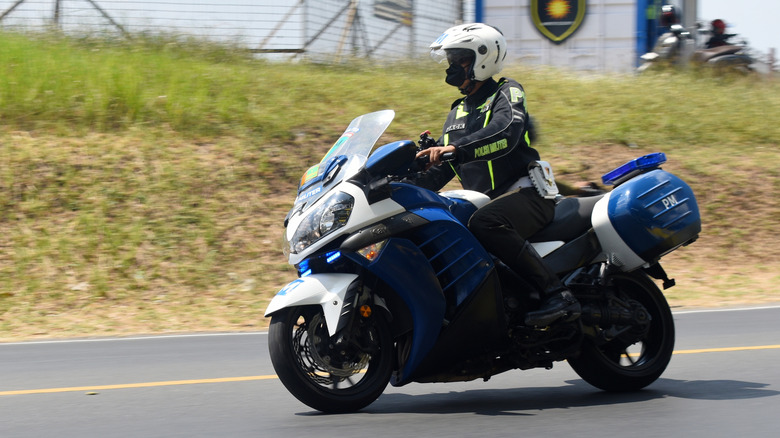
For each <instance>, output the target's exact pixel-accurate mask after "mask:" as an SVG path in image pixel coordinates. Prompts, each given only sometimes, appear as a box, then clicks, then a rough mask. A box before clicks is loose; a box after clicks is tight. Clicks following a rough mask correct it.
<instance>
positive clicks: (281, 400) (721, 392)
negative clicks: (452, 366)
mask: <svg viewBox="0 0 780 438" xmlns="http://www.w3.org/2000/svg"><path fill="white" fill-rule="evenodd" d="M675 320H676V324H677V344H676V348H675V351H676V353H675V356H674V357H673V358H672V362H671V364H670V365H669V368H668V369H667V371H666V373H665V374H664V375H663V376H662V378H661V379H659V380H658V381H657V382H656V383H654V384H653V385H651V386H649V387H648V388H647V389H645V390H643V391H640V392H637V393H631V394H608V393H604V392H601V391H598V390H596V389H595V388H593V387H591V386H589V385H588V384H586V383H585V382H583V381H582V380H581V379H580V378H579V377H578V376H577V375H576V374H574V372H573V371H572V370H571V369H570V368H569V367H568V365H566V364H565V363H558V364H556V366H555V368H553V369H552V370H530V371H512V372H508V373H505V374H502V375H500V376H496V377H494V378H493V379H491V380H490V381H488V382H482V381H475V382H468V383H448V384H442V383H440V384H424V385H423V384H411V385H407V386H404V387H402V388H392V387H388V389H387V391H386V392H385V394H383V395H382V396H381V397H380V398H379V399H378V400H377V401H376V402H374V404H372V405H371V406H369V407H368V408H366V409H365V410H363V411H361V412H360V413H356V414H349V415H321V414H318V413H316V412H313V411H311V410H310V409H309V408H308V407H306V406H305V405H303V404H301V403H299V402H298V401H297V400H296V399H294V398H293V397H292V396H291V395H289V394H288V393H287V392H286V391H285V389H284V387H283V386H282V384H281V383H280V382H279V380H278V379H277V378H276V376H275V375H274V371H273V369H272V367H271V363H270V359H269V358H268V346H267V336H266V335H265V334H264V333H252V334H220V335H190V336H170V337H140V338H122V339H99V340H70V341H53V342H29V343H7V344H0V437H2V438H15V437H58V438H61V437H79V438H84V437H296V438H301V437H306V436H312V437H365V436H373V437H382V436H424V437H437V436H442V437H444V436H446V437H470V436H475V437H477V436H478V437H485V436H491V437H504V436H506V437H509V436H512V437H519V436H522V437H536V436H539V437H541V436H543V437H545V438H548V437H572V436H578V437H626V436H633V437H637V436H638V437H677V436H685V437H729V438H734V437H740V438H741V437H776V436H779V435H780V369H779V368H778V365H777V364H778V363H779V362H780V307H773V308H761V309H750V310H729V311H713V312H693V313H690V312H689V313H676V314H675Z"/></svg>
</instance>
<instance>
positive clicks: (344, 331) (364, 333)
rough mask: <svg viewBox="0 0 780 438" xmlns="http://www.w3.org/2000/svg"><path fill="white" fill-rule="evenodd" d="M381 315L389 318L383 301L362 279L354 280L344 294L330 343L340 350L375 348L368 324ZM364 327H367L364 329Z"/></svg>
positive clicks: (388, 312)
mask: <svg viewBox="0 0 780 438" xmlns="http://www.w3.org/2000/svg"><path fill="white" fill-rule="evenodd" d="M383 317H384V318H388V320H390V311H389V309H388V308H387V304H386V303H385V301H384V300H383V299H382V298H381V297H379V296H378V295H376V294H374V293H372V291H371V289H370V288H369V287H368V286H367V285H366V284H365V283H364V282H363V281H362V279H358V280H356V281H354V282H353V283H352V284H351V285H350V287H349V288H348V289H347V294H346V295H345V296H344V304H343V305H342V307H341V314H340V316H339V321H338V324H337V325H336V330H335V334H334V335H333V336H331V342H332V344H333V345H334V347H335V348H337V349H342V350H343V349H346V348H348V347H358V348H360V349H361V350H363V351H365V350H366V349H369V350H370V349H373V348H375V346H376V342H375V341H376V340H375V339H372V337H373V331H372V330H371V329H370V325H371V323H372V321H373V318H383ZM366 327H367V328H368V329H367V330H364V329H363V328H366Z"/></svg>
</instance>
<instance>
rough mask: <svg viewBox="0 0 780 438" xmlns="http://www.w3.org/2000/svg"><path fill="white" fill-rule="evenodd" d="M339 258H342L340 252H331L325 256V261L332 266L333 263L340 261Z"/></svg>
mask: <svg viewBox="0 0 780 438" xmlns="http://www.w3.org/2000/svg"><path fill="white" fill-rule="evenodd" d="M339 257H341V252H340V251H331V252H329V253H327V254H325V261H326V262H328V264H330V265H332V264H333V263H335V262H336V260H338V259H339Z"/></svg>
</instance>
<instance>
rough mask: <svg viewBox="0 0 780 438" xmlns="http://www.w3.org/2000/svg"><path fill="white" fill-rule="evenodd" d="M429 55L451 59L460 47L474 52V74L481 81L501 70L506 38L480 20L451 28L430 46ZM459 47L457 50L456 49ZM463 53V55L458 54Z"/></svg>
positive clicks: (459, 51)
mask: <svg viewBox="0 0 780 438" xmlns="http://www.w3.org/2000/svg"><path fill="white" fill-rule="evenodd" d="M430 48H431V57H432V58H433V59H435V60H436V61H438V62H441V61H444V60H445V59H447V60H448V61H452V60H453V56H458V53H460V54H462V53H463V50H468V51H471V52H472V53H473V54H474V65H473V73H472V74H473V77H474V79H476V80H478V81H484V80H485V79H488V78H490V77H493V76H494V75H497V74H498V73H499V72H501V69H503V68H504V58H506V38H504V34H502V33H501V31H500V30H498V29H496V28H495V27H493V26H488V25H487V24H482V23H472V24H461V25H458V26H454V27H451V28H449V29H447V30H445V31H444V33H443V34H442V35H441V36H440V37H439V38H438V39H437V40H436V41H434V42H433V43H431V45H430ZM458 49H459V50H458ZM461 56H462V55H461Z"/></svg>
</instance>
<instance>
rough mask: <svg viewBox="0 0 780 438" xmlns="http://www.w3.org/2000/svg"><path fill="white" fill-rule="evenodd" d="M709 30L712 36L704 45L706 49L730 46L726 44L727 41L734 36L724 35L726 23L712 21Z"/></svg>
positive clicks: (719, 20) (728, 43)
mask: <svg viewBox="0 0 780 438" xmlns="http://www.w3.org/2000/svg"><path fill="white" fill-rule="evenodd" d="M710 29H711V33H712V36H710V39H709V40H707V43H706V44H705V47H706V48H708V49H712V48H715V47H721V46H728V45H730V44H731V43H730V42H728V39H729V38H731V37H733V36H734V35H736V34H733V33H726V22H725V21H723V20H721V19H720V18H717V19H715V20H712V22H710Z"/></svg>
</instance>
